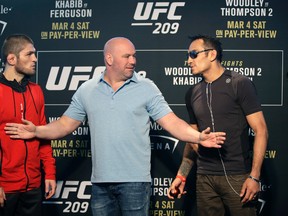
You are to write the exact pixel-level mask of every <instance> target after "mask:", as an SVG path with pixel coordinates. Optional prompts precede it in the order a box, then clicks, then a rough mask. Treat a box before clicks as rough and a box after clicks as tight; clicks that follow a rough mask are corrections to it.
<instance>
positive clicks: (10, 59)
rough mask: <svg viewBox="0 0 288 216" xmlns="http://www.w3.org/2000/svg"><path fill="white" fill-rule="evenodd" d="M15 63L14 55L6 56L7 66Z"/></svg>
mask: <svg viewBox="0 0 288 216" xmlns="http://www.w3.org/2000/svg"><path fill="white" fill-rule="evenodd" d="M16 61H17V57H16V55H15V54H12V53H10V54H8V56H7V63H8V64H9V65H15V64H16Z"/></svg>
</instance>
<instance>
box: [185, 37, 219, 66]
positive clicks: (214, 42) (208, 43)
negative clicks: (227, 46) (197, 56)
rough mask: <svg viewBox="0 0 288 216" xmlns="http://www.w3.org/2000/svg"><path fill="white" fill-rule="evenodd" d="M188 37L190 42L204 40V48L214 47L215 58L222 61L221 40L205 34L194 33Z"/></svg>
mask: <svg viewBox="0 0 288 216" xmlns="http://www.w3.org/2000/svg"><path fill="white" fill-rule="evenodd" d="M189 39H190V40H191V43H192V42H193V41H195V40H203V42H204V46H205V49H211V48H212V49H215V50H216V51H217V56H216V59H217V60H218V61H219V62H221V61H222V55H223V54H222V51H223V50H222V44H221V42H220V41H219V40H218V39H216V38H212V37H210V36H207V35H196V36H191V37H189Z"/></svg>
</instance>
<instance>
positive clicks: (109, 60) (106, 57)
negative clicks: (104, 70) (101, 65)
mask: <svg viewBox="0 0 288 216" xmlns="http://www.w3.org/2000/svg"><path fill="white" fill-rule="evenodd" d="M105 60H106V63H107V64H108V65H109V66H111V65H112V63H113V56H112V55H111V54H110V53H107V54H106V55H105Z"/></svg>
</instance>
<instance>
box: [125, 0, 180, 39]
mask: <svg viewBox="0 0 288 216" xmlns="http://www.w3.org/2000/svg"><path fill="white" fill-rule="evenodd" d="M184 6H185V2H138V4H137V6H136V10H135V13H134V17H133V18H134V20H135V22H134V23H132V24H131V25H132V26H153V25H154V27H155V29H154V30H153V32H152V34H176V33H177V32H178V29H179V22H178V21H179V20H181V18H182V15H179V14H177V9H178V8H180V7H184ZM160 18H162V20H164V18H165V19H167V20H169V22H159V19H160ZM157 21H158V22H157Z"/></svg>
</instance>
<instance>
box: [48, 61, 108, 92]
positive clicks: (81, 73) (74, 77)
mask: <svg viewBox="0 0 288 216" xmlns="http://www.w3.org/2000/svg"><path fill="white" fill-rule="evenodd" d="M104 70H105V67H104V66H100V67H96V68H95V69H94V70H93V67H92V66H75V67H74V68H73V67H71V66H65V67H63V69H62V71H61V72H60V74H59V71H60V67H58V66H53V67H51V69H50V73H49V76H48V79H47V83H46V89H47V90H53V91H62V90H64V89H66V88H67V86H68V90H70V91H73V90H74V91H75V90H76V89H77V88H78V87H79V85H80V82H85V81H87V80H89V79H90V78H94V77H96V76H99V75H100V74H101V73H102V72H103V71H104ZM91 73H92V76H91ZM70 76H71V81H70V83H69V78H70ZM56 80H59V81H58V83H57V81H56Z"/></svg>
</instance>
